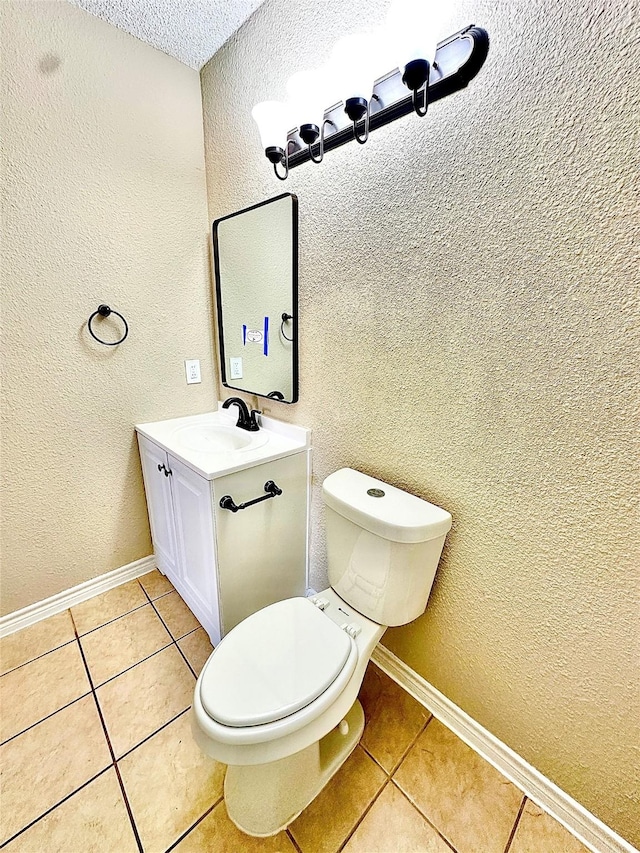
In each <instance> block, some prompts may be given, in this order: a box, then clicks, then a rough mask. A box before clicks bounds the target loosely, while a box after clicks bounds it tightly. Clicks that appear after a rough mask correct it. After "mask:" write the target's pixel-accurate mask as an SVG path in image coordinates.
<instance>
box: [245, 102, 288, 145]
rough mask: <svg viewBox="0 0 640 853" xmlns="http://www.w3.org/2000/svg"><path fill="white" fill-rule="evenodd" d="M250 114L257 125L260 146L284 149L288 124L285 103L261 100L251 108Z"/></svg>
mask: <svg viewBox="0 0 640 853" xmlns="http://www.w3.org/2000/svg"><path fill="white" fill-rule="evenodd" d="M251 115H252V116H253V119H254V121H255V123H256V124H257V125H258V130H259V131H260V139H261V141H262V147H263V148H264V149H265V150H266V149H268V148H277V149H279V151H281V152H282V151H284V148H285V146H286V144H287V132H288V131H289V126H290V116H289V109H288V107H287V105H286V104H283V103H280V101H262V103H260V104H256V105H255V107H254V108H253V109H252V110H251Z"/></svg>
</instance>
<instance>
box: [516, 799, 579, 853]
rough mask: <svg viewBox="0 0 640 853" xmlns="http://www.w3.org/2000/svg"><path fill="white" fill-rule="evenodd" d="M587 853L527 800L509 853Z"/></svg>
mask: <svg viewBox="0 0 640 853" xmlns="http://www.w3.org/2000/svg"><path fill="white" fill-rule="evenodd" d="M534 850H535V853H588V851H587V848H586V847H585V846H584V844H581V843H580V842H579V841H578V839H577V838H574V837H573V835H571V833H570V832H567V830H566V829H565V828H564V826H562V825H561V824H559V823H558V821H557V820H554V819H553V818H552V817H551V816H550V815H548V814H546V812H543V811H542V809H541V808H538V806H536V805H535V803H532V802H531V800H527V803H526V805H525V807H524V809H523V811H522V814H521V816H520V820H519V821H518V828H517V829H516V834H515V835H514V837H513V841H512V842H511V847H510V848H509V853H531V851H534Z"/></svg>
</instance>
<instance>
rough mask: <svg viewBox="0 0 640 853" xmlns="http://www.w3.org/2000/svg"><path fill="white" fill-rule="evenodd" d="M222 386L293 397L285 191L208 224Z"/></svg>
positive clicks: (292, 233) (290, 246)
mask: <svg viewBox="0 0 640 853" xmlns="http://www.w3.org/2000/svg"><path fill="white" fill-rule="evenodd" d="M213 251H214V264H215V276H216V296H217V303H218V306H217V307H218V334H219V340H220V368H221V373H222V384H223V385H226V387H227V388H234V389H236V390H238V391H246V392H247V393H250V394H258V395H259V396H261V397H272V398H273V399H276V400H281V401H282V402H285V403H295V402H296V400H297V399H298V329H297V325H298V324H297V312H298V200H297V198H296V196H294V195H292V194H291V193H285V194H284V195H280V196H277V197H276V198H272V199H269V200H268V201H264V202H261V203H260V204H256V205H253V207H247V208H246V209H245V210H239V211H237V213H232V214H230V215H229V216H223V217H222V218H221V219H217V220H216V221H215V222H214V223H213Z"/></svg>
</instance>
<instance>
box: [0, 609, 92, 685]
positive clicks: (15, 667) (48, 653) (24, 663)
mask: <svg viewBox="0 0 640 853" xmlns="http://www.w3.org/2000/svg"><path fill="white" fill-rule="evenodd" d="M63 612H64V611H63ZM24 630H26V628H25V629H24ZM16 633H18V632H16ZM8 636H10V637H11V636H13V635H12V634H9V635H8ZM75 639H76V638H75V637H73V639H71V640H66V641H65V642H64V643H60V645H59V646H54V648H52V649H48V650H47V651H46V652H42V654H41V655H36V656H35V657H34V658H29V660H26V661H24V662H23V663H19V664H18V665H17V666H12V667H11V669H8V670H7V671H6V672H3V673H2V675H0V678H4V677H5V675H9V673H10V672H15V671H16V669H20V667H22V666H27V664H29V663H33V662H34V661H36V660H40V658H43V657H45V656H46V655H50V654H51V652H57V651H58V649H61V648H62V647H63V646H68V645H69V643H73V642H75Z"/></svg>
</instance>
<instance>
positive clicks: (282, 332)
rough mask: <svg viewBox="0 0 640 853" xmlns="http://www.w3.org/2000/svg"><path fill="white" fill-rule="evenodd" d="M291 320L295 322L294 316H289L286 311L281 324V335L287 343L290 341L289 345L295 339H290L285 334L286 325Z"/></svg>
mask: <svg viewBox="0 0 640 853" xmlns="http://www.w3.org/2000/svg"><path fill="white" fill-rule="evenodd" d="M289 320H293V314H287V312H286V311H285V312H284V313H283V314H282V322H281V323H280V334H281V335H282V337H283V338H284V339H285V341H289V343H291V341H292V340H293V338H288V337H287V336H286V335H285V333H284V324H285V323H287V322H288V321H289Z"/></svg>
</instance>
